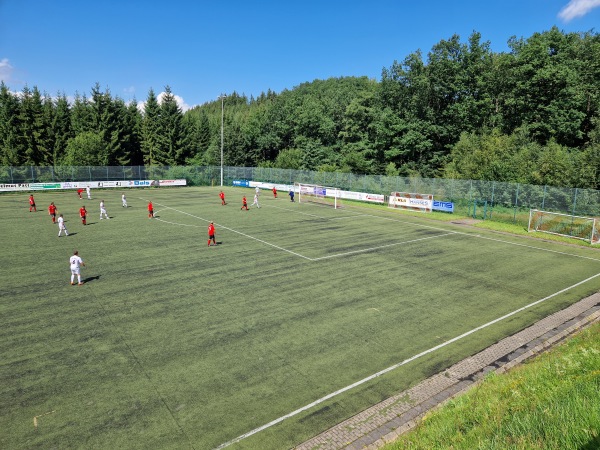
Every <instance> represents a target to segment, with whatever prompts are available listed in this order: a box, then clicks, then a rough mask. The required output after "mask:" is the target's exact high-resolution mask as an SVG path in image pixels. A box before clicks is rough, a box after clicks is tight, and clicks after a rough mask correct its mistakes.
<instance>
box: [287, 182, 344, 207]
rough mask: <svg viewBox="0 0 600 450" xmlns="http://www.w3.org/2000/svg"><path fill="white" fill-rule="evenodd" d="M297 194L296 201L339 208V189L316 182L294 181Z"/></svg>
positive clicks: (340, 204)
mask: <svg viewBox="0 0 600 450" xmlns="http://www.w3.org/2000/svg"><path fill="white" fill-rule="evenodd" d="M294 191H296V193H297V194H298V203H318V204H320V205H325V206H332V207H334V208H336V209H337V208H341V207H342V202H341V196H340V194H341V190H340V189H338V188H333V187H327V186H320V185H318V184H306V183H294Z"/></svg>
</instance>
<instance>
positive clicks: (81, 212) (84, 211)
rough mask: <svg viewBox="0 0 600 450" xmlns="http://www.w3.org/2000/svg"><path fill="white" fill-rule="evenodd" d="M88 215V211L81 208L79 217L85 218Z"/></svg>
mask: <svg viewBox="0 0 600 450" xmlns="http://www.w3.org/2000/svg"><path fill="white" fill-rule="evenodd" d="M86 215H87V210H86V209H85V208H84V207H83V206H82V207H81V208H79V216H80V217H85V216H86Z"/></svg>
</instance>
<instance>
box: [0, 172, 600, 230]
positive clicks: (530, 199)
mask: <svg viewBox="0 0 600 450" xmlns="http://www.w3.org/2000/svg"><path fill="white" fill-rule="evenodd" d="M220 173H221V168H220V167H218V166H205V167H198V166H173V167H169V166H165V167H162V166H131V167H129V166H123V167H122V166H116V167H88V166H83V167H71V166H62V167H35V166H27V167H11V166H2V167H0V184H1V183H10V184H14V183H32V182H51V181H97V180H136V179H160V178H164V179H179V178H185V179H186V180H187V182H188V184H189V185H195V186H214V185H219V184H220ZM223 173H224V184H225V185H226V186H230V185H231V184H232V182H233V180H240V179H243V180H254V181H262V182H271V183H281V184H294V183H295V182H302V183H308V184H319V185H323V186H333V187H336V188H339V189H343V190H348V191H359V192H367V193H371V194H383V195H389V194H390V193H391V192H395V191H398V192H415V193H421V194H433V196H434V198H435V199H436V200H441V201H452V202H455V203H456V205H457V212H461V213H466V214H469V215H474V216H476V217H478V218H482V219H491V220H499V221H508V222H519V223H521V224H523V225H524V226H526V225H527V217H528V213H529V209H540V210H545V211H553V212H559V213H563V214H572V215H580V216H592V217H596V216H600V191H597V190H593V189H579V188H561V187H554V186H536V185H528V184H520V183H504V182H495V181H481V180H454V179H442V178H419V177H411V178H405V177H386V176H379V175H353V174H350V173H339V172H314V171H300V170H287V169H273V168H260V167H229V166H226V167H224V168H223Z"/></svg>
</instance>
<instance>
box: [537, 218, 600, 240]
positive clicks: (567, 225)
mask: <svg viewBox="0 0 600 450" xmlns="http://www.w3.org/2000/svg"><path fill="white" fill-rule="evenodd" d="M599 226H600V221H599V220H598V219H597V218H595V217H584V216H575V215H572V214H561V213H555V212H550V211H542V210H539V209H530V210H529V222H528V224H527V231H539V232H540V233H548V234H554V235H557V236H566V237H570V238H573V239H581V240H583V241H587V242H589V243H590V244H592V245H593V244H600V230H599V229H598V227H599Z"/></svg>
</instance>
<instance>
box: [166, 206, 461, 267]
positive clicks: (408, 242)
mask: <svg viewBox="0 0 600 450" xmlns="http://www.w3.org/2000/svg"><path fill="white" fill-rule="evenodd" d="M156 204H157V205H159V206H163V207H165V208H167V209H172V210H173V211H176V212H179V213H181V214H185V215H188V216H190V217H193V218H195V219H199V220H203V221H205V222H209V220H208V219H204V218H202V217H198V216H195V215H193V214H190V213H187V212H185V211H180V210H178V209H176V208H171V207H170V206H166V205H162V204H160V203H156ZM157 213H158V211H157ZM309 215H312V214H309ZM317 217H318V216H317ZM339 218H340V219H343V218H347V217H339ZM323 219H326V217H323ZM156 220H158V221H160V222H163V223H168V224H170V225H179V226H184V227H196V228H201V227H200V226H198V225H187V224H183V223H178V222H169V221H167V220H163V219H160V218H156ZM216 225H218V226H219V227H220V228H223V229H225V230H229V231H231V232H233V233H237V234H239V235H241V236H244V237H247V238H249V239H254V240H255V241H258V242H261V243H263V244H266V245H269V246H271V247H274V248H276V249H278V250H282V251H284V252H288V253H291V254H292V255H295V256H299V257H300V258H303V259H306V260H308V261H320V260H323V259H330V258H339V257H340V256H347V255H353V254H357V253H366V252H373V251H375V250H379V249H382V248H388V247H395V246H397V245H402V244H410V243H412V242H418V241H424V240H427V239H434V238H438V237H443V236H448V235H450V234H456V233H454V232H448V233H445V234H439V235H436V236H428V237H424V238H418V239H411V240H409V241H402V242H394V243H392V244H385V245H379V246H377V247H369V248H364V249H361V250H353V251H350V252H343V253H336V254H335V255H327V256H322V257H320V258H310V257H308V256H304V255H302V254H300V253H296V252H293V251H291V250H288V249H286V248H283V247H279V246H278V245H275V244H271V243H270V242H267V241H264V240H262V239H258V238H256V237H254V236H250V235H249V234H245V233H242V232H241V231H236V230H234V229H232V228H228V227H226V226H223V225H220V224H218V223H217V224H216Z"/></svg>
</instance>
